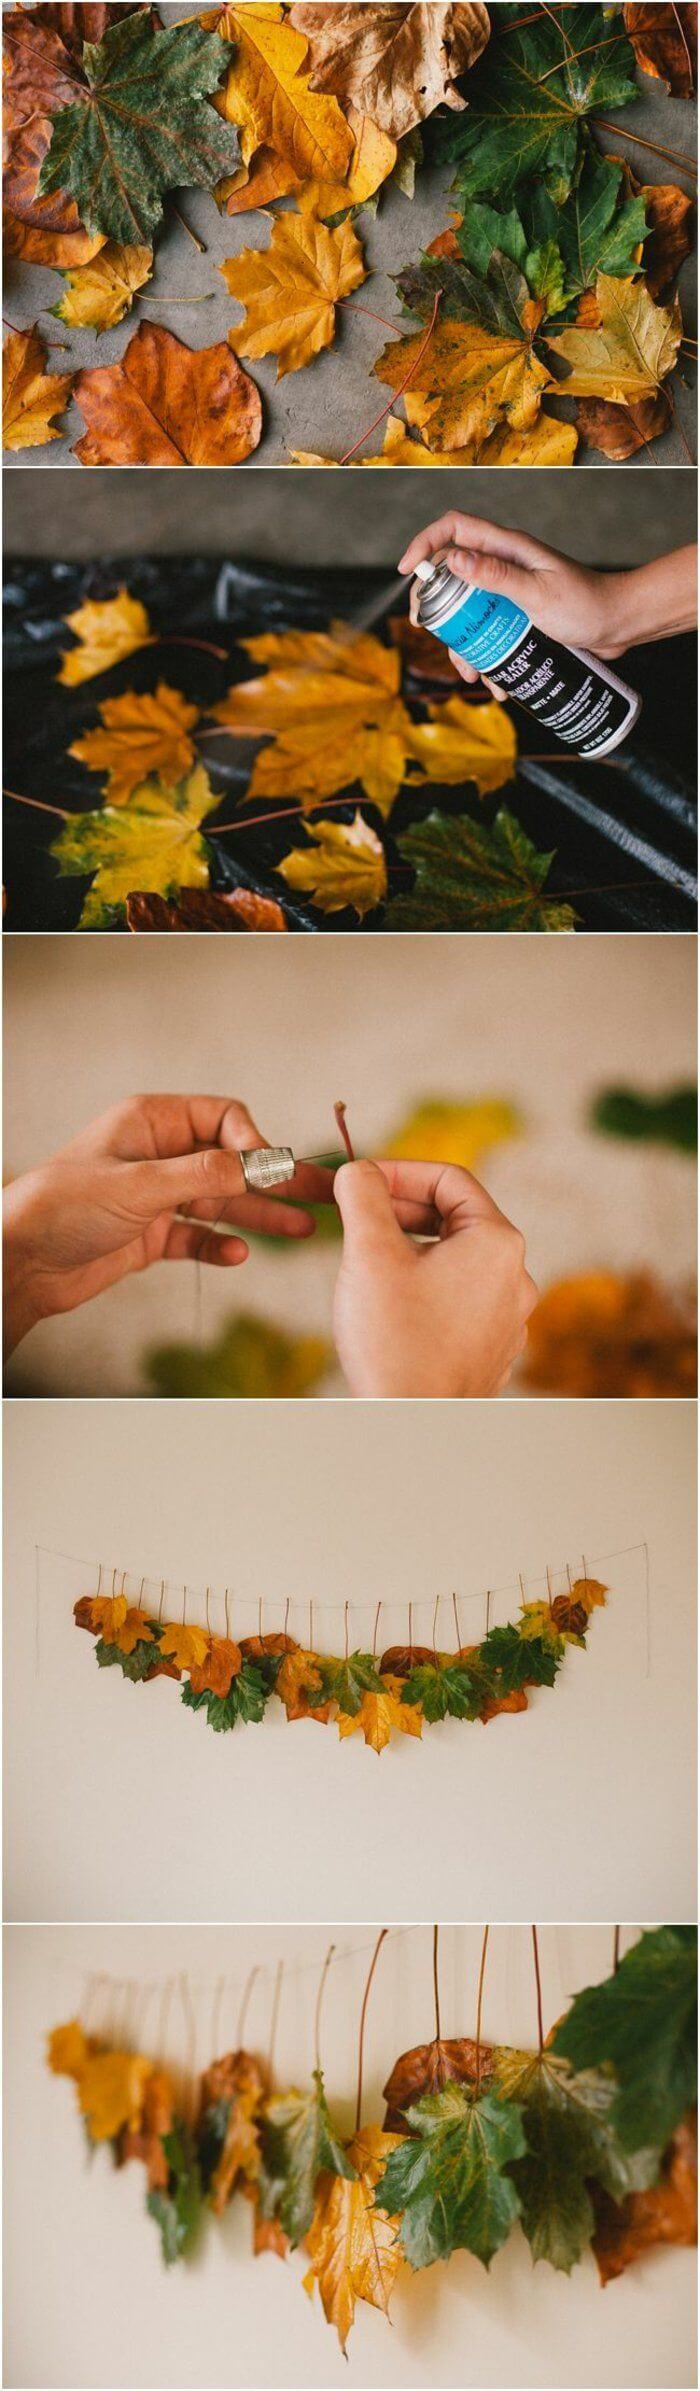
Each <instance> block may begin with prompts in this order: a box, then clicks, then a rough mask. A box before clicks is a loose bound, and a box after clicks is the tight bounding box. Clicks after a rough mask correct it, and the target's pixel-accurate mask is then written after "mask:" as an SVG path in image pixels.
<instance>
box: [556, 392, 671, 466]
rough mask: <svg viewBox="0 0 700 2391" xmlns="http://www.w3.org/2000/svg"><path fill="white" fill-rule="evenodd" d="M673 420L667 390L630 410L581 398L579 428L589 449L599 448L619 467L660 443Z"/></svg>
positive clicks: (578, 413) (635, 403) (578, 416)
mask: <svg viewBox="0 0 700 2391" xmlns="http://www.w3.org/2000/svg"><path fill="white" fill-rule="evenodd" d="M670 421H671V398H670V394H669V392H668V390H655V391H654V392H653V395H652V397H651V398H643V399H636V400H635V402H634V404H633V405H632V406H629V407H611V406H610V404H609V402H608V400H607V399H579V401H578V404H577V408H576V425H577V429H578V431H579V432H580V435H581V439H582V440H583V442H584V446H585V447H586V448H599V449H600V450H601V452H602V455H603V456H605V457H610V458H611V459H612V461H613V462H614V463H615V464H616V465H621V464H624V462H625V459H626V458H627V457H636V456H637V454H638V452H639V450H640V448H648V447H649V444H650V441H652V440H659V439H660V438H661V434H662V433H663V432H667V431H668V427H669V424H670Z"/></svg>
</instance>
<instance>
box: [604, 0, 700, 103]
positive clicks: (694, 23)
mask: <svg viewBox="0 0 700 2391" xmlns="http://www.w3.org/2000/svg"><path fill="white" fill-rule="evenodd" d="M622 14H623V16H624V20H625V29H626V32H627V33H628V35H629V39H630V41H631V44H632V48H633V50H634V55H635V58H636V60H637V65H638V66H639V67H641V71H642V74H643V75H656V76H657V77H658V79H659V80H660V81H661V82H662V83H665V85H666V90H667V91H670V92H672V93H673V96H674V99H683V100H689V99H691V98H692V95H693V92H694V90H695V78H696V74H697V58H698V12H697V8H696V7H694V6H693V5H692V0H674V6H673V7H672V8H668V7H665V6H663V5H660V4H659V0H657V5H656V6H652V7H641V8H639V7H636V6H635V7H629V6H626V7H625V8H623V11H622Z"/></svg>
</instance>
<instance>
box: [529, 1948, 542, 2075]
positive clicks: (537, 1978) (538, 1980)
mask: <svg viewBox="0 0 700 2391" xmlns="http://www.w3.org/2000/svg"><path fill="white" fill-rule="evenodd" d="M530 1932H531V1935H532V1956H533V1959H534V1962H535V1986H536V1990H537V2034H538V2040H539V2047H540V2051H543V2050H544V2026H543V2023H542V1979H541V1976H540V1953H539V1945H538V1941H537V1927H536V1926H532V1927H531V1928H530Z"/></svg>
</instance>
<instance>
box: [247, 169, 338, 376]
mask: <svg viewBox="0 0 700 2391" xmlns="http://www.w3.org/2000/svg"><path fill="white" fill-rule="evenodd" d="M221 271H222V274H223V277H224V281H225V283H226V285H227V289H228V290H229V291H230V293H231V297H232V298H233V299H237V300H238V302H239V305H240V306H242V307H244V308H245V320H244V322H243V323H242V324H240V325H238V324H237V325H236V326H235V327H234V330H233V331H232V332H230V333H229V340H230V343H231V347H232V349H235V351H236V354H237V356H241V357H268V356H269V355H270V353H271V352H272V353H273V354H275V355H276V356H277V380H278V382H279V381H280V380H281V379H282V376H283V374H292V373H298V371H299V368H300V366H302V365H309V364H310V362H311V359H312V358H313V357H317V356H318V354H319V351H320V350H321V349H327V348H329V347H330V343H331V341H332V340H334V338H335V329H336V322H335V308H336V304H337V302H338V301H339V300H341V299H346V298H347V297H348V294H349V292H350V291H356V290H357V289H358V287H359V284H360V283H361V282H364V279H365V264H364V258H363V254H362V250H361V248H360V244H359V241H358V239H357V236H356V234H355V233H354V232H353V229H352V225H351V224H341V225H338V226H337V228H336V230H335V231H333V230H332V229H331V227H330V226H329V225H327V224H321V223H317V221H316V219H315V217H313V216H311V215H310V214H309V213H308V212H307V211H304V212H301V213H299V214H298V215H287V216H277V217H276V218H275V222H274V224H273V227H272V236H271V240H270V246H269V249H265V250H262V249H242V250H241V252H240V255H239V256H238V257H230V258H227V259H226V260H225V262H224V264H223V265H222V268H221Z"/></svg>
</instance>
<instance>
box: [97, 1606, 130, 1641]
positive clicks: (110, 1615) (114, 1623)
mask: <svg viewBox="0 0 700 2391" xmlns="http://www.w3.org/2000/svg"><path fill="white" fill-rule="evenodd" d="M128 1608H129V1605H128V1602H127V1599H126V1595H125V1594H95V1595H93V1596H92V1598H91V1602H90V1612H91V1620H92V1627H93V1632H94V1634H95V1635H97V1634H100V1635H103V1636H104V1638H105V1642H106V1643H107V1644H111V1643H113V1642H114V1638H115V1636H116V1634H117V1632H118V1630H119V1628H120V1627H123V1625H124V1621H125V1618H126V1614H127V1611H128Z"/></svg>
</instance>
